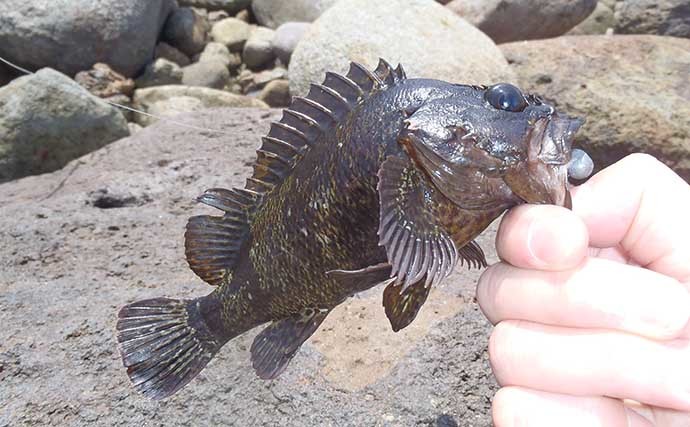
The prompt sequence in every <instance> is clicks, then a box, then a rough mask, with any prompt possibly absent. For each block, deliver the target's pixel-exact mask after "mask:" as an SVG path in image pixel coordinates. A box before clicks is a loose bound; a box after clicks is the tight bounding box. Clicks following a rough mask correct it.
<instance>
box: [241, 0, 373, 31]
mask: <svg viewBox="0 0 690 427" xmlns="http://www.w3.org/2000/svg"><path fill="white" fill-rule="evenodd" d="M335 3H336V0H291V1H284V0H254V1H253V2H252V10H253V11H254V16H255V17H256V20H257V21H258V22H259V24H261V25H263V26H264V27H269V28H278V27H279V26H280V25H282V24H284V23H286V22H293V21H296V22H312V21H314V20H315V19H316V18H318V17H319V16H321V14H323V13H324V12H325V11H326V10H327V9H328V8H330V7H331V6H333V5H334V4H335ZM363 10H366V9H363Z"/></svg>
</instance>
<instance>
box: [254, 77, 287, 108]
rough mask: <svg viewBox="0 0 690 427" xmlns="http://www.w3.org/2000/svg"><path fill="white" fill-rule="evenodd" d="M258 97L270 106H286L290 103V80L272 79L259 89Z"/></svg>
mask: <svg viewBox="0 0 690 427" xmlns="http://www.w3.org/2000/svg"><path fill="white" fill-rule="evenodd" d="M259 99H260V100H262V101H263V102H265V103H266V104H268V105H269V106H270V107H277V108H280V107H287V106H288V105H289V104H290V99H291V98H290V82H288V81H287V80H283V79H279V80H272V81H270V82H268V83H267V84H266V86H264V88H263V89H261V93H259Z"/></svg>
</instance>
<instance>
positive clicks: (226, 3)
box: [178, 0, 252, 15]
mask: <svg viewBox="0 0 690 427" xmlns="http://www.w3.org/2000/svg"><path fill="white" fill-rule="evenodd" d="M178 3H179V4H180V6H191V7H199V8H203V9H206V10H209V11H224V12H227V13H229V14H230V15H234V14H236V13H237V12H239V11H241V10H242V9H246V8H248V7H249V6H250V5H251V3H252V0H178Z"/></svg>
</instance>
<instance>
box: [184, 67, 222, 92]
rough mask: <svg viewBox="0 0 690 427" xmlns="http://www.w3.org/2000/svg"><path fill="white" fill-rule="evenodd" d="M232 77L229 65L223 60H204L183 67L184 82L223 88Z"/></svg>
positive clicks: (192, 84) (188, 84)
mask: <svg viewBox="0 0 690 427" xmlns="http://www.w3.org/2000/svg"><path fill="white" fill-rule="evenodd" d="M229 79H230V71H228V67H226V66H225V64H224V63H223V62H221V61H202V62H196V63H194V64H192V65H188V66H186V67H184V68H183V69H182V84H183V85H185V86H203V87H210V88H214V89H222V88H223V87H225V84H226V83H227V82H228V80H229Z"/></svg>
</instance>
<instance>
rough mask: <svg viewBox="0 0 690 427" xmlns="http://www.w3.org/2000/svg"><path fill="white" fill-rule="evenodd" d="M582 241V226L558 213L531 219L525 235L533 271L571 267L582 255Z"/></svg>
mask: <svg viewBox="0 0 690 427" xmlns="http://www.w3.org/2000/svg"><path fill="white" fill-rule="evenodd" d="M586 240H587V230H586V228H585V227H584V224H582V223H581V222H580V221H579V220H577V219H576V218H574V217H572V216H568V215H563V214H562V213H561V212H554V213H553V214H552V215H550V216H540V217H537V218H534V219H533V220H532V222H531V223H530V225H529V228H528V231H527V249H528V251H529V252H530V256H531V257H532V258H533V259H534V262H535V267H551V268H553V267H562V268H571V267H575V266H576V265H577V263H579V262H580V261H581V259H582V258H583V257H584V256H585V255H586V253H585V248H586V247H587V241H586Z"/></svg>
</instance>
